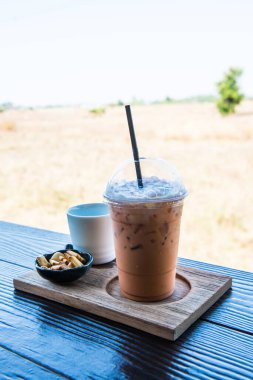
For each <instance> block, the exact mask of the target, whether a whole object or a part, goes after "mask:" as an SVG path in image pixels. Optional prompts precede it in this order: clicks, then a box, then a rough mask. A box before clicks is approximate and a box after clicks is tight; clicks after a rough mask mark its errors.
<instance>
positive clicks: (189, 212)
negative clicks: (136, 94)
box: [0, 101, 253, 271]
mask: <svg viewBox="0 0 253 380" xmlns="http://www.w3.org/2000/svg"><path fill="white" fill-rule="evenodd" d="M132 112H133V117H134V121H135V128H136V134H137V139H138V143H139V152H140V155H141V156H152V157H155V156H158V157H163V158H165V159H167V160H169V161H171V162H173V163H174V164H175V165H176V166H177V168H178V169H179V171H180V172H181V174H182V176H183V179H184V182H185V184H186V186H187V187H188V189H189V192H190V194H189V196H188V198H187V199H186V201H185V206H184V211H183V219H182V232H181V240H180V249H179V255H180V256H182V257H187V258H192V259H196V260H201V261H206V262H210V263H216V264H220V265H225V266H229V267H234V268H238V269H245V270H249V271H252V270H253V260H252V255H253V233H252V231H253V170H252V168H253V102H252V101H247V102H244V103H243V104H242V105H241V106H240V108H238V112H237V113H236V114H235V115H232V116H229V117H226V118H224V117H221V116H220V115H219V114H218V112H217V111H216V108H215V105H214V104H212V103H188V104H181V103H172V104H167V105H166V104H165V105H152V106H135V107H132ZM131 154H132V152H131V147H130V142H129V135H128V128H127V123H126V116H125V110H124V107H108V108H107V109H106V112H105V114H103V115H94V114H91V113H90V112H89V111H88V110H87V109H85V108H82V107H76V108H58V109H56V108H49V109H36V110H9V111H5V112H3V113H1V114H0V158H1V166H0V201H1V207H0V219H1V220H5V221H11V222H16V223H20V224H26V225H30V226H35V227H42V228H45V229H52V230H55V231H62V232H68V227H67V221H66V209H67V208H68V207H69V206H71V205H74V204H78V203H84V202H95V201H101V200H102V194H103V191H104V188H105V184H106V182H107V180H108V178H109V177H110V175H111V174H112V172H113V171H114V169H115V167H116V166H117V165H118V164H119V163H120V162H121V161H122V160H125V159H126V158H129V157H131Z"/></svg>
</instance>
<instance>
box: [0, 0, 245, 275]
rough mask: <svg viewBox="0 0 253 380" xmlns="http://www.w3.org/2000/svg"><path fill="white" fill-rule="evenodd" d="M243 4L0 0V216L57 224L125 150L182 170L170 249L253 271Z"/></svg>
mask: <svg viewBox="0 0 253 380" xmlns="http://www.w3.org/2000/svg"><path fill="white" fill-rule="evenodd" d="M252 14H253V2H252V1H251V0H230V1H229V0H220V1H218V0H213V1H205V2H203V1H200V0H179V1H177V2H175V1H172V0H171V1H170V0H167V1H166V0H156V1H154V0H153V1H148V0H146V1H145V0H136V1H133V0H129V1H125V2H123V1H122V2H119V1H116V0H107V1H102V0H92V1H91V0H82V1H78V0H43V1H42V0H36V1H32V0H22V1H18V0H9V1H8V2H7V1H4V0H0V57H1V58H0V160H1V165H0V204H1V206H0V219H1V220H5V221H10V222H14V223H20V224H26V225H30V226H34V227H42V228H45V229H51V230H55V231H60V232H66V233H67V232H68V227H67V220H66V209H67V208H68V207H70V206H72V205H74V204H78V203H84V202H95V201H102V199H103V196H102V195H103V191H104V188H105V185H106V182H107V180H108V179H109V177H110V176H111V174H112V172H113V171H114V169H115V167H116V166H117V165H118V164H119V163H120V162H121V161H123V160H125V159H127V158H129V157H130V156H131V154H132V152H131V146H130V140H129V135H128V127H127V120H126V116H125V110H124V104H128V103H129V104H131V105H132V113H133V118H134V122H135V129H136V135H137V139H138V145H139V153H140V155H141V156H153V157H156V156H158V157H162V158H165V159H167V160H169V161H171V162H173V163H174V164H175V165H176V166H177V168H178V169H179V171H180V172H181V174H182V177H183V179H184V182H185V184H186V186H187V187H188V189H189V192H190V195H189V197H188V198H187V199H186V201H185V207H184V213H183V219H182V233H181V241H180V249H179V255H180V256H182V257H187V258H192V259H196V260H202V261H206V262H211V263H215V264H220V265H226V266H230V267H233V268H238V269H245V270H250V271H252V270H253V260H252V252H253V234H252V230H253V216H252V215H253V208H252V204H253V191H252V189H253V171H252V167H253V149H252V142H253V54H252V49H251V45H252V41H251V39H252V38H251V37H252V35H253V24H252V22H251V18H252Z"/></svg>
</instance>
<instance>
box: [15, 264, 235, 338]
mask: <svg viewBox="0 0 253 380" xmlns="http://www.w3.org/2000/svg"><path fill="white" fill-rule="evenodd" d="M13 283H14V287H15V288H16V289H18V290H22V291H24V292H27V293H31V294H35V295H37V296H40V297H44V298H47V299H50V300H53V301H57V302H60V303H62V304H65V305H68V306H72V307H74V308H76V309H80V310H84V311H87V312H89V313H92V314H96V315H99V316H102V317H104V318H108V319H111V320H113V321H117V322H120V323H123V324H125V325H128V326H132V327H135V328H137V329H139V330H142V331H146V332H148V333H150V334H153V335H157V336H160V337H162V338H165V339H168V340H176V339H177V338H178V337H179V336H180V335H181V334H182V333H183V332H184V331H185V330H186V329H187V328H188V327H189V326H190V325H191V324H192V323H193V322H195V321H196V320H197V319H198V318H199V317H200V316H201V315H202V314H203V313H204V312H205V311H206V310H207V309H208V308H209V307H210V306H212V305H213V304H214V303H215V302H216V301H217V300H218V299H219V298H220V297H221V296H222V295H223V294H224V293H225V292H226V291H227V290H228V289H229V288H230V287H231V285H232V279H231V277H227V276H221V275H219V274H215V273H211V272H207V271H203V270H199V269H193V268H189V267H183V266H178V267H177V276H176V288H175V291H174V293H173V294H172V295H171V296H170V297H168V298H167V299H165V300H163V301H157V302H151V303H150V302H149V303H147V302H135V301H131V300H128V299H126V298H124V297H123V296H121V294H120V288H119V283H118V277H117V268H116V264H115V263H110V264H107V265H102V266H97V267H92V268H91V269H90V271H89V272H88V273H87V274H86V275H84V276H83V277H82V278H80V279H79V280H77V281H75V282H72V283H66V284H56V283H53V282H50V281H48V280H44V279H43V278H41V277H40V276H39V274H38V273H37V272H36V271H35V270H34V271H29V272H28V273H26V274H25V275H23V276H22V277H19V278H16V279H14V280H13Z"/></svg>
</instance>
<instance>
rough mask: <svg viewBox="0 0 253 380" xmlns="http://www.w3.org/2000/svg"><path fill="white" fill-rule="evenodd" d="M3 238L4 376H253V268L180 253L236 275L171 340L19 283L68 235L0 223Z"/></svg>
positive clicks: (0, 368) (0, 375) (0, 341)
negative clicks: (199, 315)
mask: <svg viewBox="0 0 253 380" xmlns="http://www.w3.org/2000/svg"><path fill="white" fill-rule="evenodd" d="M0 238H1V244H0V380H2V379H36V380H37V379H46V380H47V379H167V378H168V379H253V274H252V273H248V272H243V271H239V270H233V269H229V268H225V267H219V266H215V265H210V264H206V263H202V262H197V261H192V260H186V259H182V258H181V259H179V262H180V264H183V265H185V266H192V267H195V268H200V269H205V270H209V271H213V272H217V273H221V274H227V275H229V276H231V277H233V288H232V290H230V291H228V292H227V293H226V294H225V295H224V296H223V297H222V298H221V299H220V301H218V302H217V303H216V304H215V305H214V306H213V307H212V308H211V309H210V310H209V311H208V312H207V313H205V314H204V315H203V317H202V318H201V319H200V320H198V321H197V322H196V323H195V324H194V325H193V326H192V327H191V328H190V329H189V330H188V331H187V332H186V333H184V334H183V335H182V336H181V337H180V338H179V339H178V340H177V341H176V342H169V341H167V340H164V339H161V338H157V337H154V336H152V335H149V334H147V333H144V332H141V331H138V330H136V329H133V328H130V327H127V326H124V325H121V324H119V323H116V322H111V321H109V320H106V319H103V318H101V317H96V316H94V315H91V314H88V313H85V312H81V311H78V310H75V309H72V308H70V307H67V306H64V305H61V304H57V303H54V302H52V301H49V300H45V299H42V298H39V297H36V296H32V295H28V294H26V293H23V292H20V291H15V290H14V289H13V283H12V281H13V278H14V277H17V276H20V275H22V274H23V273H25V272H27V271H28V270H31V269H33V266H34V259H35V257H36V256H38V255H41V254H44V253H47V252H51V251H55V250H58V249H60V248H63V247H64V245H65V244H66V243H68V242H69V237H68V236H67V235H64V234H59V233H55V232H51V231H45V230H40V229H35V228H29V227H25V226H21V225H16V224H11V223H5V222H0ZM228 264H229V263H228Z"/></svg>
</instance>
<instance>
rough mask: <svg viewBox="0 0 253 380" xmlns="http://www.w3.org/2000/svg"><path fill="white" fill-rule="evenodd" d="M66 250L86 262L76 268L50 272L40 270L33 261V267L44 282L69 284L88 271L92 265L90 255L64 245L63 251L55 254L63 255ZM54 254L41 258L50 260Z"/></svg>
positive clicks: (69, 245) (49, 270)
mask: <svg viewBox="0 0 253 380" xmlns="http://www.w3.org/2000/svg"><path fill="white" fill-rule="evenodd" d="M68 250H71V251H74V252H76V253H79V255H80V256H82V257H83V258H84V259H85V260H86V263H85V264H83V265H82V266H80V267H76V268H69V269H63V270H51V269H47V268H42V267H41V266H39V265H38V263H37V260H35V267H36V269H37V272H38V273H39V275H40V276H41V277H43V278H45V279H46V280H50V281H54V282H71V281H75V280H77V279H78V278H80V277H81V276H83V275H84V274H85V273H86V272H87V271H88V270H89V269H90V267H91V265H92V263H93V257H92V255H91V254H90V253H88V252H80V251H77V250H76V249H73V246H72V245H71V244H68V245H66V248H65V249H60V250H58V251H55V252H61V253H65V252H67V251H68ZM55 252H53V253H48V254H45V255H43V256H45V258H46V259H47V260H50V259H51V257H52V256H53V254H54V253H55Z"/></svg>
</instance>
